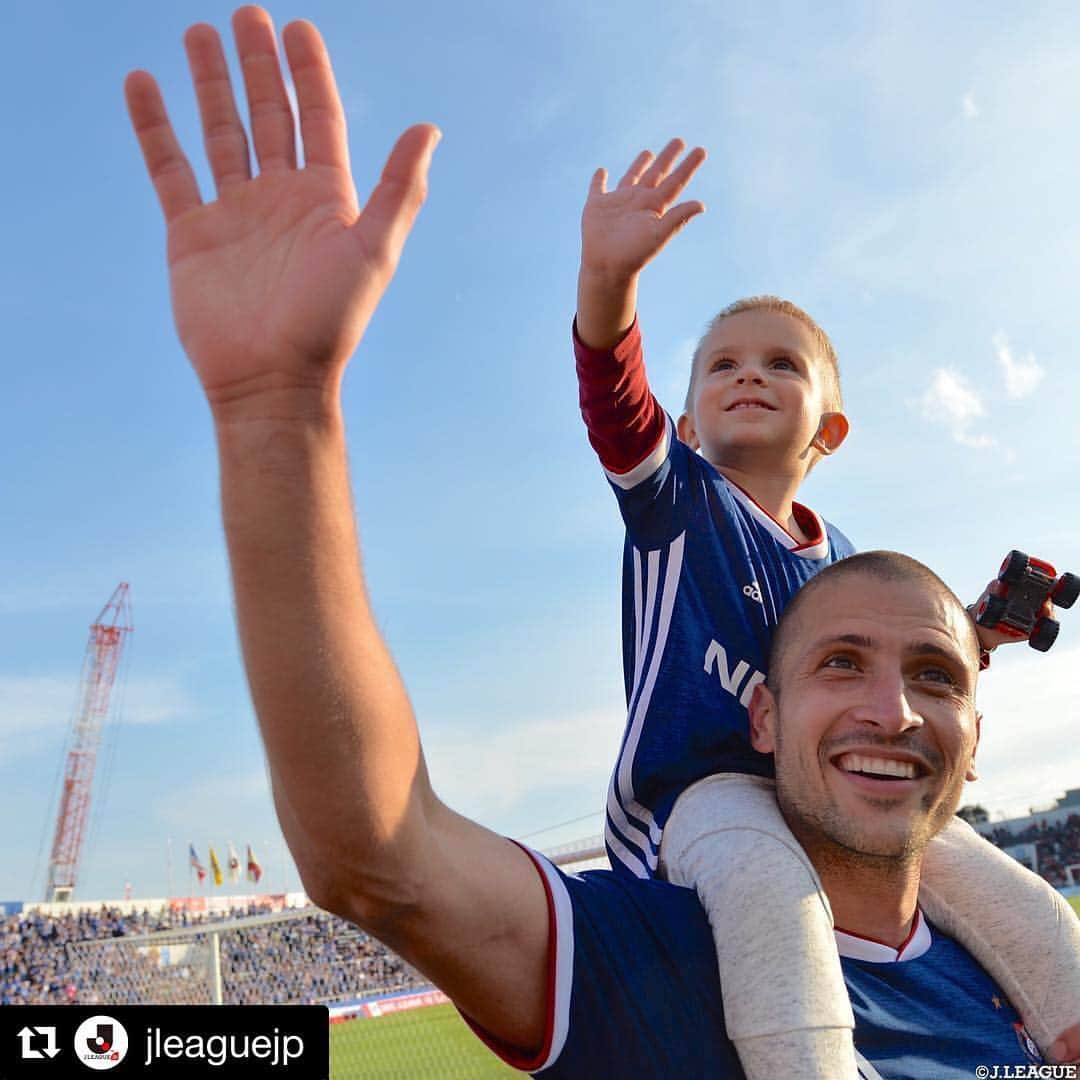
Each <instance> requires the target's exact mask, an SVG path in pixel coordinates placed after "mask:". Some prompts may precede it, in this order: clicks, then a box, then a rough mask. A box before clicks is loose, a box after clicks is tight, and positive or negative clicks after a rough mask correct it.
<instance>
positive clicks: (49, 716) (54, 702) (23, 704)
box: [0, 675, 75, 760]
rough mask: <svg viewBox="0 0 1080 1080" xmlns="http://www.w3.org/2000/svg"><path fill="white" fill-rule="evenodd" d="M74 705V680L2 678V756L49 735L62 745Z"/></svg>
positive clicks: (13, 754) (0, 712) (0, 708)
mask: <svg viewBox="0 0 1080 1080" xmlns="http://www.w3.org/2000/svg"><path fill="white" fill-rule="evenodd" d="M74 705H75V682H74V680H69V679H56V678H51V677H48V676H41V677H36V678H34V677H21V676H11V675H9V676H5V677H3V678H0V760H3V759H4V758H6V757H8V756H9V755H10V756H15V755H16V754H17V753H18V752H19V751H20V750H25V749H28V748H29V746H30V745H31V744H32V745H33V746H34V747H35V748H36V747H37V746H39V745H40V744H41V743H43V742H46V741H48V740H49V739H55V740H56V741H57V745H58V747H59V743H60V740H61V739H62V737H63V735H64V733H65V732H66V730H67V728H68V725H69V722H70V719H71V713H72V709H73V708H74Z"/></svg>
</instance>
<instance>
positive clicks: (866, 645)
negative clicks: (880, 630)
mask: <svg viewBox="0 0 1080 1080" xmlns="http://www.w3.org/2000/svg"><path fill="white" fill-rule="evenodd" d="M874 644H875V642H874V639H873V638H871V637H867V636H866V635H865V634H830V635H829V636H827V637H823V638H819V639H818V640H817V641H815V642H814V644H813V645H812V646H811V651H812V652H817V650H818V649H824V648H826V647H828V646H830V645H854V646H855V647H856V648H858V649H871V648H873V647H874Z"/></svg>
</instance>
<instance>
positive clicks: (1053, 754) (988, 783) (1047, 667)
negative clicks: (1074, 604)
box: [965, 620, 1080, 817]
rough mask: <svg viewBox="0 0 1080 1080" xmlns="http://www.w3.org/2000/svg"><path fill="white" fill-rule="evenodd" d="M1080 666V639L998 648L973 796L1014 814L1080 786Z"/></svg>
mask: <svg viewBox="0 0 1080 1080" xmlns="http://www.w3.org/2000/svg"><path fill="white" fill-rule="evenodd" d="M1064 621H1065V620H1063V627H1062V637H1065V636H1066V635H1067V633H1068V629H1069V628H1068V627H1067V626H1065V625H1064ZM1078 666H1080V646H1073V647H1071V648H1063V647H1062V645H1061V644H1060V643H1059V644H1058V645H1057V646H1056V647H1055V648H1054V649H1053V651H1051V652H1049V653H1047V654H1046V655H1041V654H1036V653H1035V652H1033V651H1032V650H1031V649H1029V648H1027V647H1026V646H1024V645H1015V646H1008V647H1007V648H1005V649H998V650H997V652H995V654H994V660H993V663H992V664H991V667H990V670H989V671H987V672H986V674H985V675H983V676H982V678H981V679H980V681H979V707H980V709H981V710H982V713H983V721H982V739H981V741H980V744H979V751H978V753H977V755H976V761H977V764H978V768H979V773H980V775H981V779H980V780H979V781H978V782H976V783H974V784H973V785H971V786H969V787H968V788H967V790H966V792H965V800H966V801H968V802H979V803H982V804H983V805H984V806H986V807H987V808H989V809H991V810H998V811H1003V812H1006V813H1007V814H1008V816H1010V817H1015V816H1017V815H1022V814H1026V813H1027V811H1028V808H1029V807H1032V806H1046V805H1047V804H1048V803H1049V802H1051V801H1052V800H1053V798H1055V797H1056V796H1058V795H1060V794H1061V793H1062V792H1064V791H1065V790H1066V789H1067V788H1074V787H1080V740H1078V739H1077V738H1076V727H1077V722H1078V721H1080V695H1078V693H1077V683H1076V670H1077V667H1078Z"/></svg>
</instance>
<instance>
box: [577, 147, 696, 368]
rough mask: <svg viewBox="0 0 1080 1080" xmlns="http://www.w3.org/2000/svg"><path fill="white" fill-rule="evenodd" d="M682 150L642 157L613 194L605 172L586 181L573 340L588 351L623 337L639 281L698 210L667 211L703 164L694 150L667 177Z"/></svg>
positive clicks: (692, 206)
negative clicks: (589, 181) (574, 336)
mask: <svg viewBox="0 0 1080 1080" xmlns="http://www.w3.org/2000/svg"><path fill="white" fill-rule="evenodd" d="M684 147H685V143H683V141H682V140H681V139H672V140H671V142H669V143H668V144H667V146H665V147H664V149H663V150H661V151H660V154H659V156H657V157H654V156H653V154H652V152H651V151H649V150H643V151H642V152H641V153H640V154H638V156H637V157H636V158H634V160H633V162H631V164H630V168H629V169H627V170H626V173H625V174H624V176H623V178H622V179H621V180H620V181H619V183H618V186H617V187H615V189H614V190H612V191H607V190H606V187H607V170H606V169H597V170H596V172H595V173H594V174H593V178H592V182H591V183H590V184H589V196H588V198H587V199H586V201H585V209H584V211H583V212H582V215H581V272H580V275H579V277H578V311H577V332H578V336H579V337H580V339H581V341H582V343H583V344H585V345H587V346H589V347H590V348H593V349H611V348H612V347H613V346H614V345H615V344H616V343H617V342H618V341H619V340H620V339H621V338H622V337H623V335H624V334H625V333H626V331H627V330H628V329H629V328H630V325H631V323H633V321H634V312H635V310H636V309H637V279H638V275H639V274H640V273H641V271H642V270H643V269H644V268H645V266H646V265H647V264H648V263H649V262H650V261H651V260H652V258H653V257H654V256H655V255H657V254H658V253H659V252H660V250H661V249H662V248H663V247H664V245H665V244H667V242H668V241H669V240H670V239H671V238H672V236H674V235H675V233H676V232H678V230H679V229H681V228H682V227H683V225H685V224H686V223H687V222H688V221H689V220H690V219H691V218H692V217H695V216H696V215H697V214H700V213H702V212H703V211H704V209H705V206H704V204H703V203H700V202H697V201H696V200H693V201H690V202H684V203H679V204H678V205H677V206H673V205H672V204H673V203H674V202H675V200H676V199H677V198H678V197H679V195H681V194H682V192H683V189H684V188H685V187H686V185H687V184H688V183H689V182H690V178H691V177H692V176H693V175H694V173H695V172H696V171H697V169H698V166H699V165H701V163H702V162H703V161H704V160H705V151H704V150H703V149H701V147H696V148H695V149H693V150H691V151H690V152H689V153H688V154H687V155H686V157H684V158H683V160H682V161H681V162H679V164H678V166H677V167H675V168H674V169H673V168H672V166H674V165H675V162H676V160H677V159H678V157H679V155H680V154H681V153H682V151H683V149H684Z"/></svg>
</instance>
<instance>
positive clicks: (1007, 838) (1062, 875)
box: [987, 814, 1080, 888]
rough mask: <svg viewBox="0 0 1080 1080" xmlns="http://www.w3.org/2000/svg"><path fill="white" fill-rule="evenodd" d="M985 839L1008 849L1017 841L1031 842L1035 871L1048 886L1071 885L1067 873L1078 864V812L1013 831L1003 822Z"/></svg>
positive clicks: (1079, 854) (1079, 825) (1079, 859)
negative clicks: (1035, 861)
mask: <svg viewBox="0 0 1080 1080" xmlns="http://www.w3.org/2000/svg"><path fill="white" fill-rule="evenodd" d="M987 839H988V840H992V841H993V842H994V843H995V844H997V846H998V847H1001V848H1011V847H1014V846H1016V845H1017V844H1032V845H1034V848H1035V853H1036V855H1037V857H1038V866H1037V869H1038V872H1039V873H1040V874H1042V876H1043V877H1044V878H1046V880H1047V881H1049V882H1050V884H1051V885H1053V886H1055V887H1056V888H1061V887H1063V886H1065V885H1073V884H1075V882H1074V881H1073V880H1072V879H1071V877H1070V875H1069V867H1070V866H1080V814H1070V815H1069V816H1068V818H1067V819H1066V820H1065V821H1061V822H1056V823H1054V824H1050V823H1049V822H1047V821H1046V820H1045V819H1044V820H1043V821H1041V822H1039V823H1038V824H1037V825H1028V826H1027V827H1026V828H1023V829H1018V830H1016V831H1014V830H1012V829H1009V828H1006V827H1005V826H1003V825H999V826H995V827H994V828H993V829H992V830H991V831H990V832H989V834H987ZM1031 869H1036V867H1031Z"/></svg>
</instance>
